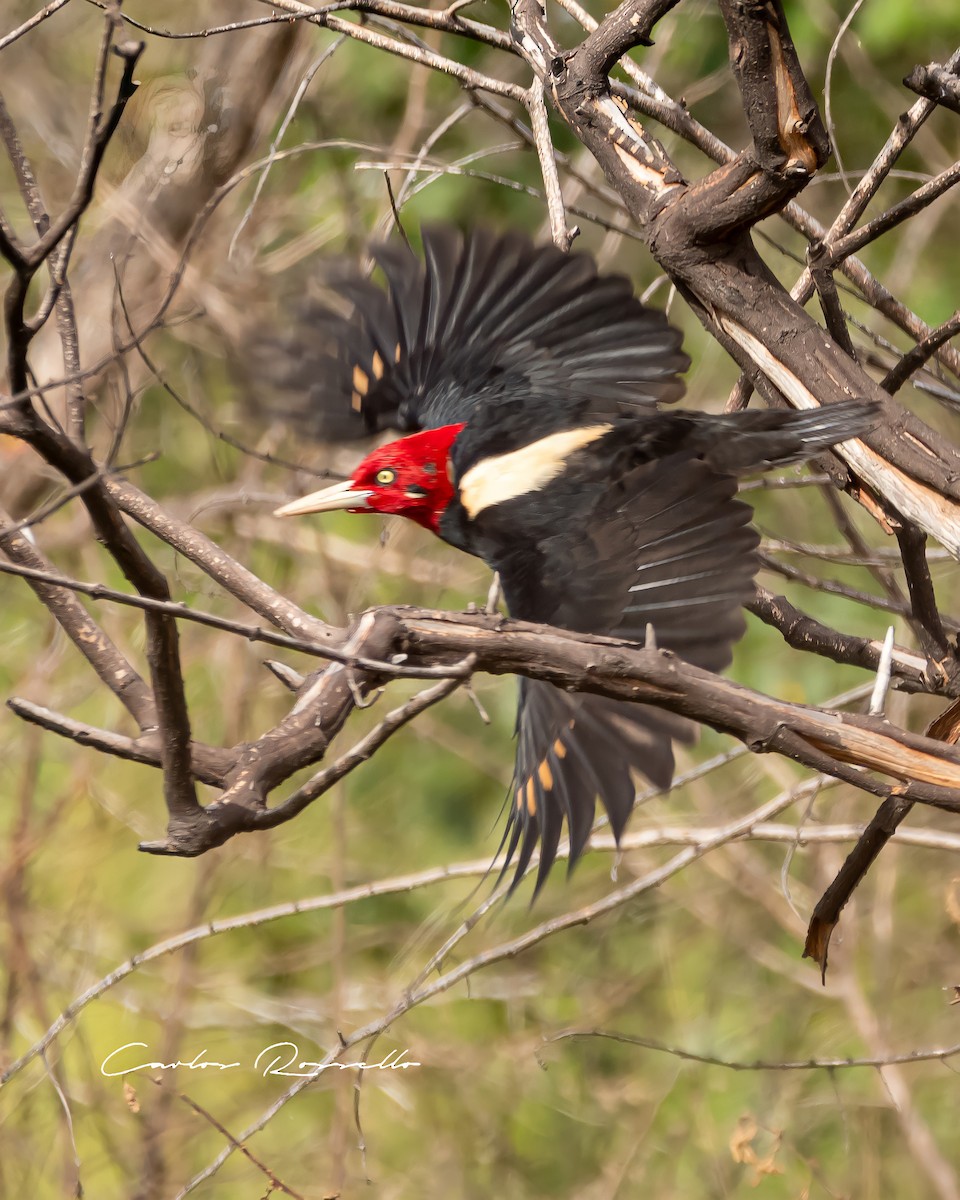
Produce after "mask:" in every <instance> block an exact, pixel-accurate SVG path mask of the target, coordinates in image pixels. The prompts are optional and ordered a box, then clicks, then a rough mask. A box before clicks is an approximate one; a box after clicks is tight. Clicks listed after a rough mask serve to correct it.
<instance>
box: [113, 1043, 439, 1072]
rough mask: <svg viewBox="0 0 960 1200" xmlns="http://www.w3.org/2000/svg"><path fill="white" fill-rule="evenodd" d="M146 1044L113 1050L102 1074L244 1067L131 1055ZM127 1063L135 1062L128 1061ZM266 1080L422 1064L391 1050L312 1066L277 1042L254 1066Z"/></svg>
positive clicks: (202, 1054)
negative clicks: (365, 1058)
mask: <svg viewBox="0 0 960 1200" xmlns="http://www.w3.org/2000/svg"><path fill="white" fill-rule="evenodd" d="M148 1048H149V1047H148V1046H147V1043H146V1042H125V1043H124V1044H123V1045H122V1046H118V1047H117V1048H116V1050H111V1051H110V1053H109V1054H108V1055H107V1057H106V1058H105V1059H104V1060H103V1062H102V1063H101V1064H100V1074H101V1075H106V1076H107V1077H108V1078H110V1077H112V1076H115V1075H127V1074H129V1072H131V1071H180V1070H184V1071H208V1070H209V1071H232V1070H233V1069H234V1068H236V1067H242V1066H243V1065H244V1064H243V1063H241V1062H218V1061H217V1060H216V1059H212V1058H207V1056H206V1055H207V1051H206V1050H205V1049H204V1050H199V1051H198V1052H197V1053H196V1054H195V1055H194V1056H193V1058H186V1059H184V1058H178V1059H177V1060H176V1061H175V1062H159V1061H157V1060H154V1059H148V1058H147V1057H146V1056H145V1055H140V1054H133V1053H130V1052H131V1051H134V1050H147V1049H148ZM128 1059H130V1060H132V1061H129V1062H128V1061H127V1060H128ZM251 1065H252V1068H253V1070H254V1071H259V1072H260V1073H261V1074H262V1075H263V1077H264V1078H266V1077H267V1076H268V1075H279V1076H281V1077H282V1078H284V1079H309V1078H310V1077H311V1076H313V1075H322V1074H323V1072H324V1071H329V1070H331V1069H332V1068H335V1069H336V1070H338V1071H350V1070H354V1071H405V1070H406V1069H407V1068H408V1067H420V1066H422V1065H423V1064H422V1063H418V1062H415V1061H414V1060H413V1059H407V1051H406V1050H391V1051H390V1053H389V1054H386V1055H385V1056H384V1057H383V1058H382V1059H381V1060H380V1061H379V1062H310V1061H309V1060H306V1059H301V1058H300V1047H299V1046H298V1045H297V1044H296V1043H295V1042H274V1043H273V1044H272V1045H271V1046H266V1047H264V1049H263V1050H261V1051H260V1053H259V1054H258V1055H257V1057H256V1058H255V1059H254V1060H253V1063H252V1064H251Z"/></svg>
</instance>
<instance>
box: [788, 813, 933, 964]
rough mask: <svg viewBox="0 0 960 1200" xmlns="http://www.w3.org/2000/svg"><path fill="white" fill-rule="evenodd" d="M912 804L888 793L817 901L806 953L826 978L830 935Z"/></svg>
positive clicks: (808, 928)
mask: <svg viewBox="0 0 960 1200" xmlns="http://www.w3.org/2000/svg"><path fill="white" fill-rule="evenodd" d="M912 808H913V803H912V801H910V800H907V799H905V798H904V797H903V796H901V795H898V794H897V793H896V792H894V793H892V794H891V795H889V796H888V797H887V798H886V800H884V802H883V803H882V804H881V805H880V807H879V808H878V809H877V811H876V812H875V813H874V815H873V818H872V819H871V821H870V823H869V825H868V826H867V827H866V829H865V830H864V831H863V833H862V834H861V835H860V837H859V839H858V840H857V844H856V845H855V846H854V848H853V849H852V850H851V851H850V853H849V854H848V855H847V857H846V859H845V860H844V863H843V866H842V867H841V868H840V870H839V871H838V872H837V876H836V878H835V879H834V880H833V882H832V883H831V884H830V886H829V887H828V888H827V890H826V891H825V892H824V893H823V895H822V896H821V897H820V899H819V900H818V901H817V906H816V908H815V909H814V910H813V915H812V916H811V918H810V924H809V925H808V927H807V939H806V943H805V945H804V947H803V957H804V958H812V959H813V960H814V961H815V962H816V963H817V964H818V966H819V967H820V976H821V978H822V979H823V980H824V981H826V977H827V952H828V950H829V946H830V936H831V934H832V933H833V931H834V929H835V928H836V926H837V922H838V921H839V920H840V913H841V912H842V911H843V907H844V905H845V904H846V903H847V901H848V900H849V899H850V897H851V896H852V895H853V893H854V892H855V891H856V889H857V888H858V887H859V886H860V882H861V881H862V879H863V877H864V876H865V875H866V873H867V872H868V871H869V870H870V868H871V866H872V865H873V863H874V862H875V861H876V858H877V855H878V854H879V853H880V851H881V850H882V849H883V848H884V846H885V845H886V844H887V842H889V841H890V839H891V838H892V837H893V835H894V834H895V833H896V831H897V827H898V826H899V825H900V824H901V822H902V821H903V820H904V818H905V817H906V816H907V814H908V813H909V812H910V810H911V809H912Z"/></svg>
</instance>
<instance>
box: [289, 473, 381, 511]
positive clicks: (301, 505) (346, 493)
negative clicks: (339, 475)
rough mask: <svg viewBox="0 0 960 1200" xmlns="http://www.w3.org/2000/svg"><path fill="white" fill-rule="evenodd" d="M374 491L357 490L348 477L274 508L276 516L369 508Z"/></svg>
mask: <svg viewBox="0 0 960 1200" xmlns="http://www.w3.org/2000/svg"><path fill="white" fill-rule="evenodd" d="M371 495H373V493H372V492H363V491H357V490H356V489H355V488H354V487H353V486H352V485H351V483H350V480H349V479H348V480H347V481H346V483H335V484H334V485H333V487H328V488H322V489H321V490H320V491H319V492H311V493H310V495H309V496H302V497H301V498H300V499H299V500H291V501H290V503H289V504H284V505H282V507H280V508H277V509H275V510H274V513H273V515H274V516H275V517H302V516H304V515H305V514H306V513H317V512H335V511H336V510H337V509H339V508H367V507H368V505H367V498H368V497H369V496H371Z"/></svg>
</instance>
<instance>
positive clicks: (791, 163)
mask: <svg viewBox="0 0 960 1200" xmlns="http://www.w3.org/2000/svg"><path fill="white" fill-rule="evenodd" d="M720 11H721V13H722V14H723V19H724V22H725V23H726V26H727V34H728V35H729V38H730V59H731V62H732V63H733V69H734V74H735V75H736V78H737V83H738V84H739V86H740V93H741V95H742V97H743V109H744V112H745V114H746V117H747V121H748V123H749V125H750V131H751V133H752V134H753V145H754V150H755V151H756V155H757V163H758V164H759V166H760V167H761V169H762V170H763V171H764V172H765V173H768V172H769V173H773V174H775V175H778V176H783V177H786V178H791V177H792V178H794V179H795V180H796V181H797V182H798V183H799V184H800V185H801V186H802V185H803V184H805V183H806V181H807V179H809V178H810V176H812V175H813V174H814V173H815V172H816V171H817V170H819V168H820V167H822V166H823V164H824V163H825V162H826V161H827V158H828V157H829V154H830V140H829V138H828V137H827V131H826V130H825V129H824V127H823V122H822V121H821V120H820V113H819V112H818V111H817V105H816V101H815V100H814V98H813V93H812V92H811V90H810V87H809V85H808V84H807V81H806V78H805V76H804V74H803V70H802V69H801V66H800V60H799V58H798V57H797V52H796V49H795V48H794V45H793V39H792V38H791V37H790V30H789V28H788V26H787V21H786V17H785V16H784V12H783V7H782V5H781V4H780V3H779V0H772V2H771V0H746V2H744V0H720ZM790 190H793V189H790ZM784 202H785V201H784ZM776 206H777V208H781V207H782V203H781V202H780V201H777V205H776ZM751 223H752V222H751Z"/></svg>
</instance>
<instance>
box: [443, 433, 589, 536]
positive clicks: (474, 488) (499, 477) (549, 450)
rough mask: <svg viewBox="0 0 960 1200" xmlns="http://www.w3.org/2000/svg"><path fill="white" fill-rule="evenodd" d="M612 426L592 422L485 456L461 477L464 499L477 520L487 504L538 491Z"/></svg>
mask: <svg viewBox="0 0 960 1200" xmlns="http://www.w3.org/2000/svg"><path fill="white" fill-rule="evenodd" d="M612 428H613V426H612V425H588V426H587V427H586V428H585V429H564V430H562V431H561V432H560V433H551V434H548V435H547V437H545V438H540V440H539V441H537V442H531V443H530V445H529V446H521V447H520V449H519V450H511V451H510V452H509V453H507V454H497V455H494V457H493V458H485V459H483V461H482V462H478V463H477V464H476V466H473V467H471V468H470V470H469V471H467V472H466V473H465V474H464V476H463V478H462V479H461V480H460V503H461V504H462V505H463V507H464V508H465V509H466V511H467V515H468V516H469V517H470V519H471V520H474V519H475V518H476V517H477V516H478V515H479V514H480V513H482V512H483V510H484V509H485V508H490V507H491V506H492V505H494V504H503V502H504V501H505V500H513V499H514V497H516V496H525V495H527V493H528V492H536V491H538V490H539V489H540V488H542V487H543V486H544V485H545V484H547V483H549V482H550V480H551V479H556V478H557V476H558V475H560V474H562V472H563V469H564V467H565V466H566V464H567V460H568V459H569V458H570V456H571V455H572V454H574V453H575V452H576V451H577V450H582V449H583V447H584V446H589V445H590V443H591V442H595V441H596V440H597V439H598V438H601V437H603V435H604V434H605V433H607V432H608V431H609V430H610V429H612Z"/></svg>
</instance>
